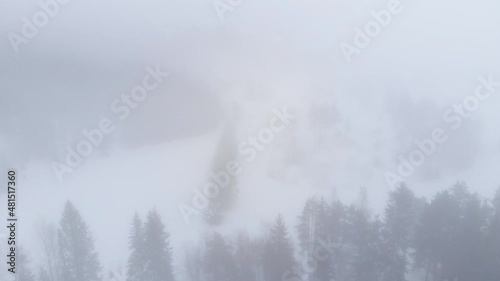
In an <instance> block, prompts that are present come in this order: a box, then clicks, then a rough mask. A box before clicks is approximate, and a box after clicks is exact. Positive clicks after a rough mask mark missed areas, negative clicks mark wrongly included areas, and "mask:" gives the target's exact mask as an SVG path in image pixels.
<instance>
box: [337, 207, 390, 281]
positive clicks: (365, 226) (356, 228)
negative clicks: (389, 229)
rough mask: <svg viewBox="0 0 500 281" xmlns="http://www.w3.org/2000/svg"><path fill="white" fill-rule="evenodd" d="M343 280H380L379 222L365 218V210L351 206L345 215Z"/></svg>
mask: <svg viewBox="0 0 500 281" xmlns="http://www.w3.org/2000/svg"><path fill="white" fill-rule="evenodd" d="M345 227H346V232H347V233H346V234H345V240H346V241H345V243H346V244H347V245H346V254H345V255H344V258H346V263H347V265H348V268H349V269H348V271H347V272H346V273H347V274H346V275H345V276H344V278H345V280H353V281H376V280H379V278H380V271H381V270H380V268H381V266H380V264H379V263H380V260H381V254H380V244H381V243H380V240H381V222H380V221H379V220H378V219H377V220H376V221H374V222H371V221H370V218H369V217H367V212H366V209H360V208H355V207H354V206H351V207H350V208H349V209H348V210H347V213H346V225H345ZM384 281H385V280H384Z"/></svg>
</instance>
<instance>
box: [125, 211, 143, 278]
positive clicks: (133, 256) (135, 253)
mask: <svg viewBox="0 0 500 281" xmlns="http://www.w3.org/2000/svg"><path fill="white" fill-rule="evenodd" d="M129 248H130V251H131V253H130V256H129V259H128V267H127V276H128V277H127V281H142V280H143V278H144V270H145V267H146V266H145V260H146V253H145V241H144V227H143V224H142V221H141V218H140V217H139V215H138V214H137V213H135V214H134V218H133V221H132V230H131V232H130V237H129Z"/></svg>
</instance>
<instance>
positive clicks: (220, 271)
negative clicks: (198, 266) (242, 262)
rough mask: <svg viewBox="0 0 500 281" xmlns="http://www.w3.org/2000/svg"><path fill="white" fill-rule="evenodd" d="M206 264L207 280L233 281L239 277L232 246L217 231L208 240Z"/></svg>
mask: <svg viewBox="0 0 500 281" xmlns="http://www.w3.org/2000/svg"><path fill="white" fill-rule="evenodd" d="M204 265H205V267H204V268H205V276H206V278H207V281H233V280H236V279H237V277H238V274H237V271H236V263H235V260H234V257H233V255H232V253H231V247H230V246H229V244H228V243H227V242H226V240H225V239H224V237H222V235H221V234H219V233H217V232H216V233H214V234H213V235H211V237H210V238H209V239H208V240H207V242H206V254H205V262H204Z"/></svg>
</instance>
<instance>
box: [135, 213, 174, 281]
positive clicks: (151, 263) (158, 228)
mask: <svg viewBox="0 0 500 281" xmlns="http://www.w3.org/2000/svg"><path fill="white" fill-rule="evenodd" d="M144 238H145V245H144V250H145V256H146V258H145V271H144V278H143V279H142V281H173V280H174V275H173V269H172V250H171V248H170V242H169V238H170V235H169V233H168V232H166V231H165V226H164V224H163V222H162V221H161V217H160V215H159V214H158V212H157V211H156V210H152V211H150V212H149V213H148V217H147V221H146V224H145V229H144Z"/></svg>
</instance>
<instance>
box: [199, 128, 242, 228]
mask: <svg viewBox="0 0 500 281" xmlns="http://www.w3.org/2000/svg"><path fill="white" fill-rule="evenodd" d="M237 151H238V148H237V144H236V140H235V137H234V129H233V127H232V125H231V124H229V125H228V126H227V127H226V129H225V131H224V133H223V134H222V136H221V138H220V140H219V143H218V144H217V150H216V152H215V155H214V161H213V164H212V172H213V173H214V174H218V173H219V172H222V171H226V169H227V164H228V163H229V162H230V161H233V160H236V157H237V155H238V153H237ZM209 180H210V181H214V179H213V178H210V179H209ZM217 185H218V187H219V193H218V194H217V195H216V196H215V197H214V198H211V199H210V203H209V206H208V208H207V210H206V211H205V220H206V222H208V223H210V224H212V225H219V224H221V223H222V221H223V220H224V214H225V213H226V212H227V211H229V210H230V209H231V207H232V205H233V203H234V201H235V200H236V198H237V194H238V190H237V179H236V177H235V176H233V175H229V178H228V179H227V182H224V183H222V182H218V183H217Z"/></svg>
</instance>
